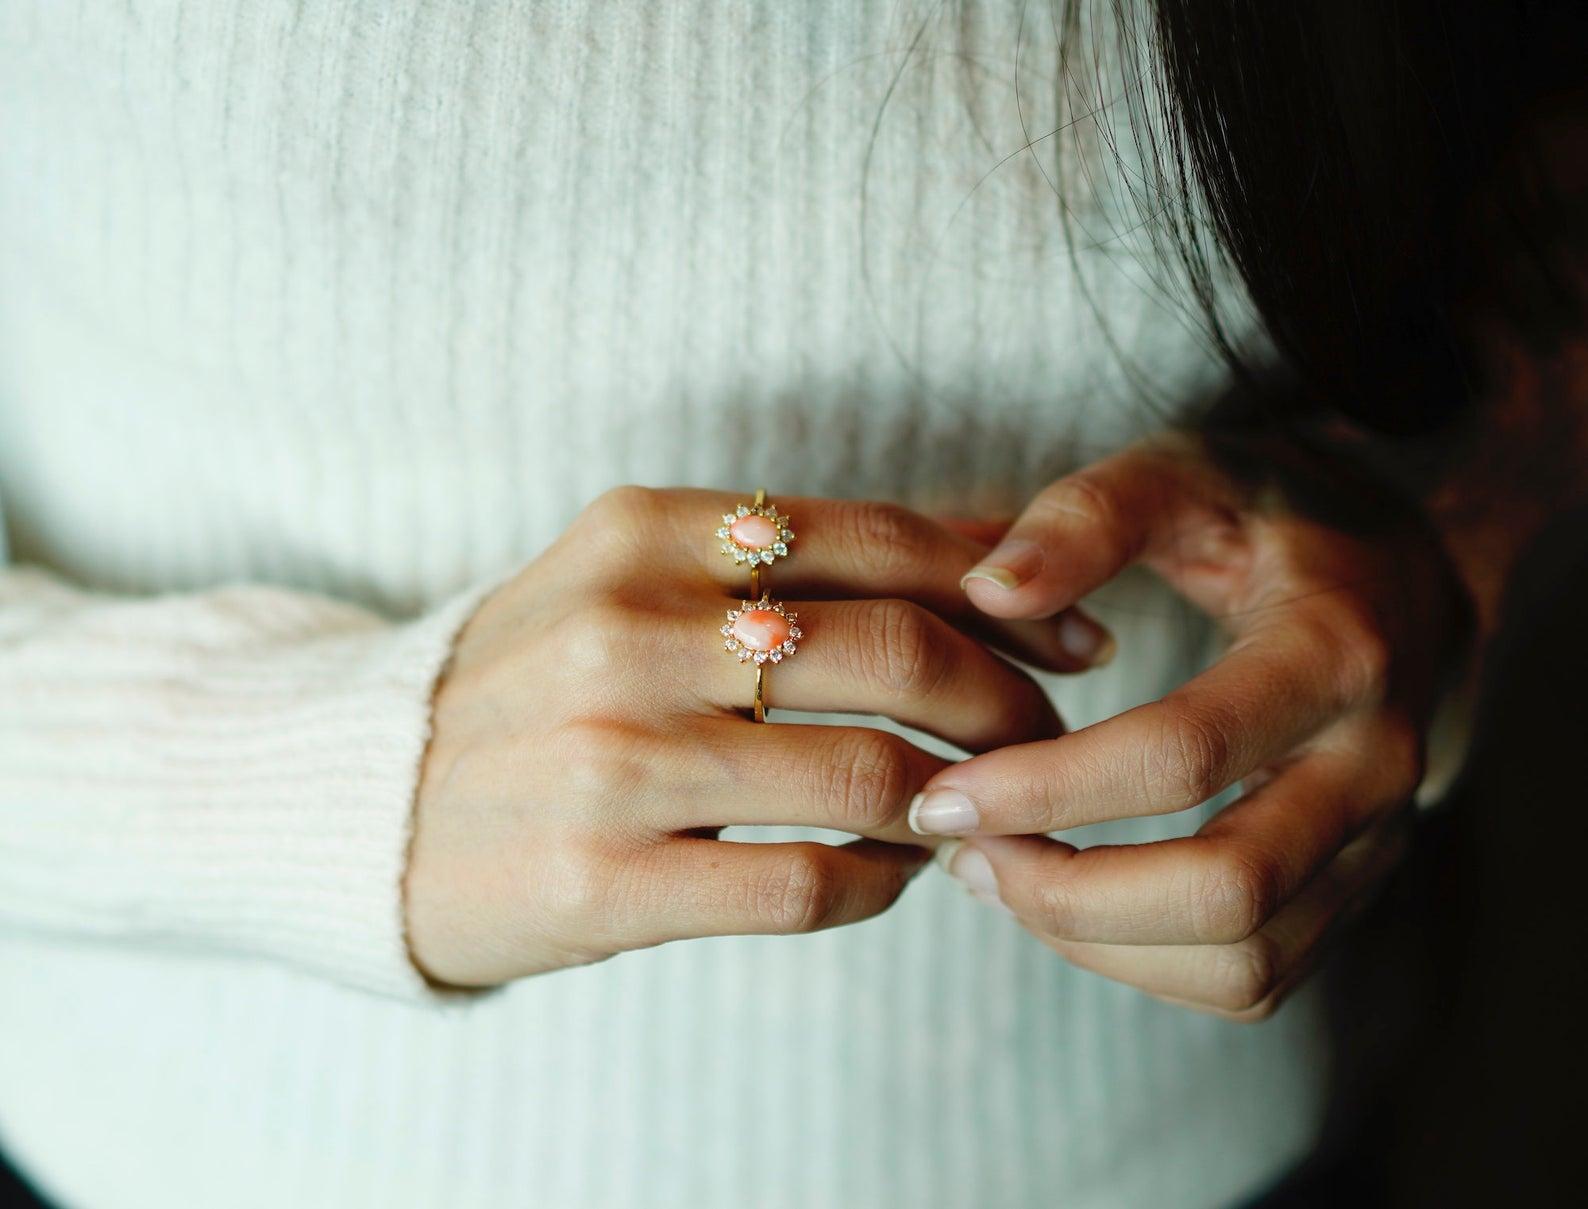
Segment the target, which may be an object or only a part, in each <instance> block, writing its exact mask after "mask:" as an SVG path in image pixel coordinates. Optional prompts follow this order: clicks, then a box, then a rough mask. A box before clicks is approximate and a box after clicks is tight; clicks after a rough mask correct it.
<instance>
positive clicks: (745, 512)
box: [734, 504, 750, 516]
mask: <svg viewBox="0 0 1588 1209" xmlns="http://www.w3.org/2000/svg"><path fill="white" fill-rule="evenodd" d="M734 511H735V512H737V513H738V514H739V515H740V516H749V515H750V510H749V509H748V508H746V507H745V506H744V505H743V504H740V505H739V506H738V507H737V508H736V509H734Z"/></svg>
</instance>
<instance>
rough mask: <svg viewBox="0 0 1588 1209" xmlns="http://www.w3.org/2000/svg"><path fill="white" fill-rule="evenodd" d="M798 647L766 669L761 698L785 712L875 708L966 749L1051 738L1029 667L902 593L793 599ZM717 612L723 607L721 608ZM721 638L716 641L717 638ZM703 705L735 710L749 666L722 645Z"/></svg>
mask: <svg viewBox="0 0 1588 1209" xmlns="http://www.w3.org/2000/svg"><path fill="white" fill-rule="evenodd" d="M791 612H795V613H796V614H797V617H798V625H799V627H800V628H801V629H802V630H803V631H804V632H805V633H806V637H805V638H804V641H803V643H802V644H801V645H800V646H799V649H798V653H797V654H795V655H792V656H791V657H789V658H787V659H784V660H782V661H781V662H780V663H778V664H777V666H776V668H775V669H768V677H769V679H768V681H767V688H766V692H767V702H768V704H769V705H770V706H773V707H776V708H782V709H795V710H819V711H825V712H837V713H855V714H875V715H878V716H881V717H887V718H892V719H893V720H894V721H896V722H902V723H903V724H904V725H906V726H912V727H915V728H916V729H917V730H922V731H925V732H926V733H928V734H932V735H936V736H937V737H939V738H941V739H945V740H947V741H948V742H950V743H953V744H954V745H955V746H957V747H960V748H962V749H963V750H965V751H971V752H980V751H989V750H991V749H993V748H996V747H1002V746H1006V745H1008V744H1011V743H1027V742H1033V741H1036V740H1039V739H1048V738H1053V737H1054V736H1057V735H1059V734H1062V733H1063V731H1064V725H1063V723H1062V722H1061V721H1060V720H1059V716H1058V713H1057V711H1056V710H1055V709H1054V708H1053V703H1052V702H1051V701H1050V700H1049V699H1048V696H1047V694H1046V693H1045V692H1044V691H1043V690H1042V688H1041V686H1040V685H1038V684H1037V682H1036V681H1035V680H1033V679H1032V678H1031V677H1030V676H1029V675H1028V674H1027V673H1025V672H1023V671H1021V670H1020V669H1019V668H1017V667H1015V666H1013V665H1012V664H1010V663H1008V662H1006V661H1004V660H1003V659H1000V658H999V657H998V656H997V655H995V654H993V653H992V652H991V651H989V650H988V649H987V648H986V647H984V646H983V645H982V644H981V643H979V642H977V641H976V640H975V639H973V638H970V637H969V636H967V635H965V634H963V633H961V632H960V631H959V630H956V629H955V628H954V627H953V626H951V625H949V624H948V623H947V622H945V621H944V620H943V619H942V618H940V617H938V616H937V615H936V614H933V613H929V612H928V611H927V610H925V609H923V608H921V607H919V606H918V605H915V604H911V603H910V602H908V601H904V600H845V601H799V602H798V607H797V609H792V610H791ZM718 616H719V617H721V614H718ZM719 642H720V640H719ZM708 667H709V668H712V669H715V670H713V671H711V672H710V674H709V675H708V676H707V677H706V679H705V682H704V684H703V692H704V695H705V697H706V702H705V703H709V704H710V705H713V706H715V707H717V708H727V709H736V708H737V709H742V708H744V707H745V706H747V705H748V704H749V702H750V699H751V693H752V691H753V685H754V671H753V669H752V668H750V667H749V666H746V665H744V664H741V663H739V662H738V661H736V660H735V659H733V658H729V657H727V656H726V655H724V654H723V653H722V652H721V649H720V646H719V649H718V653H717V657H716V658H715V659H714V660H712V661H711V663H710V664H709V665H708Z"/></svg>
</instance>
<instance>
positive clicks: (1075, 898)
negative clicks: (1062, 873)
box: [1021, 878, 1086, 940]
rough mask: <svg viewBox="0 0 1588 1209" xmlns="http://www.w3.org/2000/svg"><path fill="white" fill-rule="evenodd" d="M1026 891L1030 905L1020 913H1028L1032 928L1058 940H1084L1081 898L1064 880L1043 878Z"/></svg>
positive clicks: (1024, 915)
mask: <svg viewBox="0 0 1588 1209" xmlns="http://www.w3.org/2000/svg"><path fill="white" fill-rule="evenodd" d="M1028 892H1029V894H1030V906H1029V908H1028V909H1027V910H1024V911H1022V912H1021V915H1022V917H1023V918H1024V917H1027V916H1028V915H1029V917H1030V922H1031V925H1032V927H1034V928H1035V929H1037V930H1038V931H1039V932H1041V933H1042V934H1044V935H1046V936H1052V937H1054V938H1055V939H1059V940H1084V939H1086V932H1085V928H1084V926H1083V925H1084V922H1085V915H1084V912H1083V910H1082V903H1081V898H1080V895H1079V894H1077V893H1076V891H1075V888H1074V887H1073V886H1071V885H1070V884H1069V883H1068V880H1067V879H1064V878H1044V879H1042V880H1041V881H1039V882H1037V883H1036V884H1035V885H1033V886H1031V887H1029V891H1028Z"/></svg>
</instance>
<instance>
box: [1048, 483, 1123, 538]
mask: <svg viewBox="0 0 1588 1209" xmlns="http://www.w3.org/2000/svg"><path fill="white" fill-rule="evenodd" d="M1036 507H1037V508H1038V509H1039V510H1040V512H1042V513H1046V514H1049V515H1052V516H1057V517H1063V518H1064V519H1065V520H1066V521H1067V522H1071V523H1073V522H1074V521H1076V520H1079V521H1081V522H1082V523H1083V524H1085V525H1086V526H1087V527H1089V528H1096V529H1099V530H1101V531H1103V532H1112V531H1114V530H1116V529H1119V528H1121V527H1122V526H1121V523H1120V522H1121V516H1120V503H1119V498H1118V497H1117V496H1116V495H1115V494H1114V492H1113V491H1111V490H1110V489H1109V488H1108V487H1107V486H1105V485H1104V484H1103V483H1102V482H1100V481H1099V480H1098V479H1097V478H1096V477H1095V476H1093V475H1091V474H1088V473H1087V472H1086V471H1084V470H1083V471H1078V472H1077V473H1075V474H1072V475H1070V476H1069V477H1067V478H1063V479H1060V480H1059V481H1058V482H1057V483H1054V484H1053V486H1051V487H1049V488H1048V489H1047V490H1046V491H1044V492H1042V494H1041V495H1039V496H1038V497H1037V499H1036Z"/></svg>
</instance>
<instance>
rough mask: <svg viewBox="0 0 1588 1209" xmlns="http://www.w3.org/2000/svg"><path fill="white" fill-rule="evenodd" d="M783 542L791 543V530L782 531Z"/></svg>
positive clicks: (792, 533) (792, 532)
mask: <svg viewBox="0 0 1588 1209" xmlns="http://www.w3.org/2000/svg"><path fill="white" fill-rule="evenodd" d="M783 540H784V541H786V542H791V541H793V540H794V530H792V529H785V530H783Z"/></svg>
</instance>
